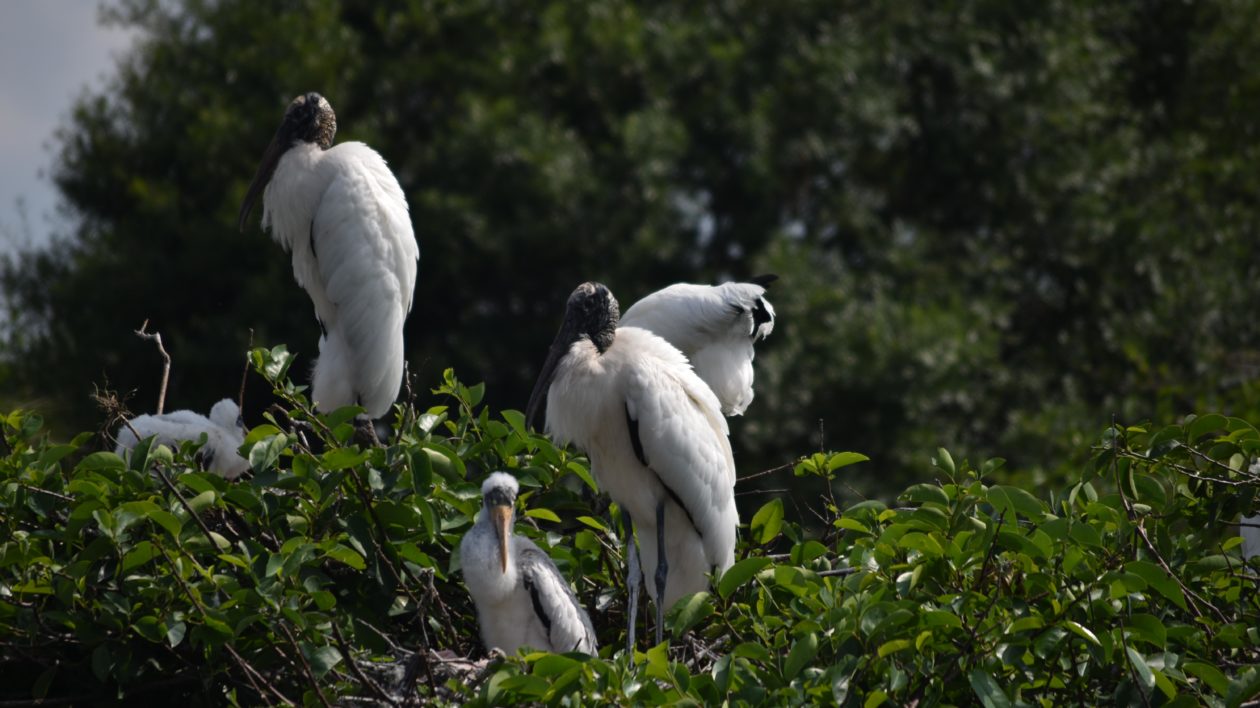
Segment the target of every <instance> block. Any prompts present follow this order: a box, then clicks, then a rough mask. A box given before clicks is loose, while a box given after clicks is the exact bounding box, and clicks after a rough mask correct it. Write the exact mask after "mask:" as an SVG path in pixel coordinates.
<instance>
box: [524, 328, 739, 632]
mask: <svg viewBox="0 0 1260 708" xmlns="http://www.w3.org/2000/svg"><path fill="white" fill-rule="evenodd" d="M631 420H633V421H635V422H636V424H637V432H638V437H639V439H640V441H641V444H642V452H643V456H644V458H646V460H647V465H644V464H643V463H641V462H640V461H639V458H638V456H637V454H636V451H635V449H634V445H633V443H632V439H631V429H630V426H631V422H630V421H631ZM546 427H547V432H548V433H549V434H550V435H551V436H552V437H553V438H554V439H555V440H556V441H557V442H560V443H565V442H572V443H574V444H576V445H577V446H578V447H581V448H582V449H584V450H585V451H586V452H587V454H588V455H590V458H591V472H592V474H593V475H594V477H595V480H596V482H597V483H598V484H599V486H600V488H601V489H603V490H604V491H606V492H608V495H609V496H610V497H612V499H613V501H615V502H617V504H618V505H620V506H621V508H622V509H624V510H626V511H627V512H629V514H630V516H631V518H632V519H633V520H634V525H635V529H636V531H637V533H638V539H639V548H640V551H641V554H642V560H643V563H642V567H643V572H644V575H645V577H646V576H647V574H648V573H650V572H652V571H653V570H654V569H655V568H656V564H657V559H658V549H657V526H656V508H657V505H658V504H660V503H661V502H664V503H665V529H666V535H665V544H666V547H665V552H666V559H667V562H668V565H669V573H668V577H667V581H666V585H665V597H664V607H669V606H670V605H672V604H673V603H674V602H675V601H676V600H678V598H680V597H682V596H683V595H686V594H688V593H692V592H698V591H700V590H704V589H705V588H706V587H707V585H708V580H707V578H706V577H705V574H706V573H708V572H711V571H712V570H714V569H717V570H726V569H727V568H729V567H730V566H731V564H732V563H733V562H734V560H735V533H736V527H737V526H738V525H739V514H738V512H737V510H736V508H735V490H734V488H735V462H734V458H733V457H732V455H731V446H730V441H729V440H728V439H727V435H728V429H727V425H726V419H725V418H723V417H722V415H721V407H720V404H719V403H718V400H717V398H716V396H715V395H714V394H713V391H711V390H710V389H709V387H708V386H706V385H705V383H704V382H703V381H701V380H700V378H699V377H698V376H696V374H695V372H693V371H692V369H691V366H690V365H689V364H688V362H687V359H686V357H684V356H683V355H682V353H681V352H679V351H678V350H677V349H676V348H674V347H673V346H671V345H670V343H669V342H667V341H665V340H664V339H662V338H661V337H658V336H656V335H654V334H653V333H651V332H649V331H647V330H644V329H640V328H638V327H627V326H622V327H619V328H618V329H617V331H616V337H615V339H614V340H613V342H612V345H611V346H609V347H608V349H607V350H606V351H605V352H604V353H603V354H600V353H599V351H598V350H597V348H596V347H595V345H594V344H593V343H592V342H591V340H590V339H587V338H582V339H579V340H578V341H576V342H574V343H573V345H572V346H571V347H570V349H569V352H568V354H567V355H566V356H565V357H564V358H563V359H561V361H560V363H559V365H558V366H557V367H556V371H555V375H554V378H553V379H552V383H551V387H550V390H549V392H548V399H547V424H546ZM666 487H668V489H669V490H672V491H673V493H674V494H675V495H677V499H678V500H681V501H682V502H683V504H684V505H685V507H686V508H685V509H684V508H682V507H680V506H679V505H678V503H676V502H675V500H674V497H673V496H671V494H670V492H669V491H667V489H666ZM693 522H694V526H693ZM646 579H647V580H649V582H647V587H648V592H649V594H650V595H651V596H652V597H653V598H655V597H656V587H655V584H654V583H653V582H650V577H646Z"/></svg>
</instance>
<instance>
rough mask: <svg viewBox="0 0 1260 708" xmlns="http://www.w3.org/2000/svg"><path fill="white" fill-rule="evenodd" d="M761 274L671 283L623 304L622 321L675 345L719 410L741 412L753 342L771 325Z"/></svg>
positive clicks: (769, 278)
mask: <svg viewBox="0 0 1260 708" xmlns="http://www.w3.org/2000/svg"><path fill="white" fill-rule="evenodd" d="M777 279H778V276H775V275H762V276H758V277H756V278H753V279H752V280H751V281H750V282H747V283H723V284H721V285H693V284H691V283H677V284H675V285H671V286H669V287H667V288H664V289H662V290H657V291H656V292H654V293H652V294H651V295H648V296H647V297H645V298H643V299H642V300H639V301H638V302H636V303H634V304H633V305H631V306H630V309H628V310H626V314H625V315H624V316H622V318H621V326H622V327H642V328H643V329H646V330H649V331H651V332H652V333H654V334H656V335H659V336H661V337H664V338H665V340H666V341H667V342H669V343H670V344H672V345H674V346H675V347H678V349H679V350H680V351H682V353H683V354H684V355H686V357H687V359H689V360H690V361H691V365H692V366H693V367H695V370H696V374H697V375H699V376H700V378H701V379H703V380H704V382H705V383H706V384H708V385H709V388H711V389H713V393H715V394H716V395H717V397H718V400H719V401H721V403H722V413H723V414H725V415H741V414H742V413H743V412H744V410H745V409H747V408H748V404H749V403H752V399H753V366H752V362H753V356H755V354H756V353H755V352H754V351H753V343H754V342H756V341H757V340H758V339H765V338H766V337H767V336H769V335H770V332H771V331H773V330H774V307H773V306H772V305H771V304H770V302H769V301H767V300H766V298H765V293H766V286H767V285H769V284H770V283H772V282H774V281H775V280H777Z"/></svg>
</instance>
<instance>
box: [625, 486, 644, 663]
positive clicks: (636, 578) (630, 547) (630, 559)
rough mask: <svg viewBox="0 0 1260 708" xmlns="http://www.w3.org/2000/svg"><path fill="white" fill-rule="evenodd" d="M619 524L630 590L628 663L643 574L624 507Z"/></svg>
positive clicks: (627, 639) (627, 626) (627, 641)
mask: <svg viewBox="0 0 1260 708" xmlns="http://www.w3.org/2000/svg"><path fill="white" fill-rule="evenodd" d="M621 525H622V528H623V529H624V530H625V533H626V566H627V567H628V568H629V572H628V574H627V576H626V589H627V590H629V591H630V601H629V604H628V605H627V607H626V616H627V617H629V621H628V622H627V625H626V654H627V655H628V656H629V657H630V663H631V664H634V625H635V620H636V619H637V618H638V615H639V583H641V582H642V581H643V576H642V575H641V573H640V571H639V547H638V545H637V544H635V542H634V525H633V523H632V522H631V520H630V514H629V512H627V511H626V510H625V509H622V510H621Z"/></svg>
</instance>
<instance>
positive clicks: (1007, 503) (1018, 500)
mask: <svg viewBox="0 0 1260 708" xmlns="http://www.w3.org/2000/svg"><path fill="white" fill-rule="evenodd" d="M988 500H989V503H990V504H992V505H993V507H994V508H995V509H997V510H998V512H999V513H1000V512H1002V511H1004V510H1005V511H1007V515H1006V520H1007V522H1008V523H1010V522H1012V521H1014V520H1015V514H1016V513H1018V514H1020V515H1022V516H1024V517H1025V518H1029V519H1032V520H1034V521H1040V520H1041V518H1042V517H1043V516H1044V515H1045V507H1043V506H1042V504H1041V502H1040V501H1038V500H1037V498H1036V497H1034V496H1033V495H1031V494H1029V493H1028V492H1026V491H1024V490H1023V489H1020V488H1019V487H1011V486H1006V485H996V486H993V487H989V490H988Z"/></svg>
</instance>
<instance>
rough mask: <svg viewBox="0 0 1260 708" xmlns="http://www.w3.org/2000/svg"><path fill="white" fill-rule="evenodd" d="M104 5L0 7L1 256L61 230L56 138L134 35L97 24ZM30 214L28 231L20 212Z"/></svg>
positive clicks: (3, 0)
mask: <svg viewBox="0 0 1260 708" xmlns="http://www.w3.org/2000/svg"><path fill="white" fill-rule="evenodd" d="M99 7H100V1H99V0H0V252H8V251H9V250H11V249H12V248H13V247H14V246H15V245H17V244H15V241H16V242H20V241H22V240H23V239H25V238H27V237H30V238H31V239H33V240H34V241H36V242H37V243H38V242H40V241H42V239H43V238H44V237H45V236H46V235H47V234H48V233H49V232H50V231H51V230H53V228H54V227H55V226H56V224H57V222H56V221H55V220H54V216H55V215H54V207H55V205H56V203H57V193H56V189H55V187H53V184H52V181H51V180H50V179H49V178H48V172H49V166H50V165H51V163H52V159H53V154H54V152H53V150H52V145H53V133H54V132H55V131H56V130H57V127H58V126H60V125H63V124H64V123H65V122H66V120H67V119H68V118H69V115H70V107H71V105H72V104H73V102H74V99H75V98H76V97H78V96H79V95H81V94H82V92H83V91H84V90H85V89H86V88H88V87H93V88H99V87H100V86H102V85H103V84H104V81H105V77H106V76H109V75H111V74H112V73H113V70H114V65H115V58H116V57H118V56H120V55H122V54H123V53H124V52H125V50H126V48H127V47H128V46H130V44H131V42H132V39H133V38H134V35H133V34H132V33H131V32H129V31H124V30H120V29H119V28H117V27H102V26H100V25H99V24H98V22H97V20H98V17H99ZM19 200H20V201H21V202H22V203H24V205H25V210H26V219H25V224H24V222H23V219H22V218H21V216H20V213H19V210H18V202H19Z"/></svg>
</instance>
